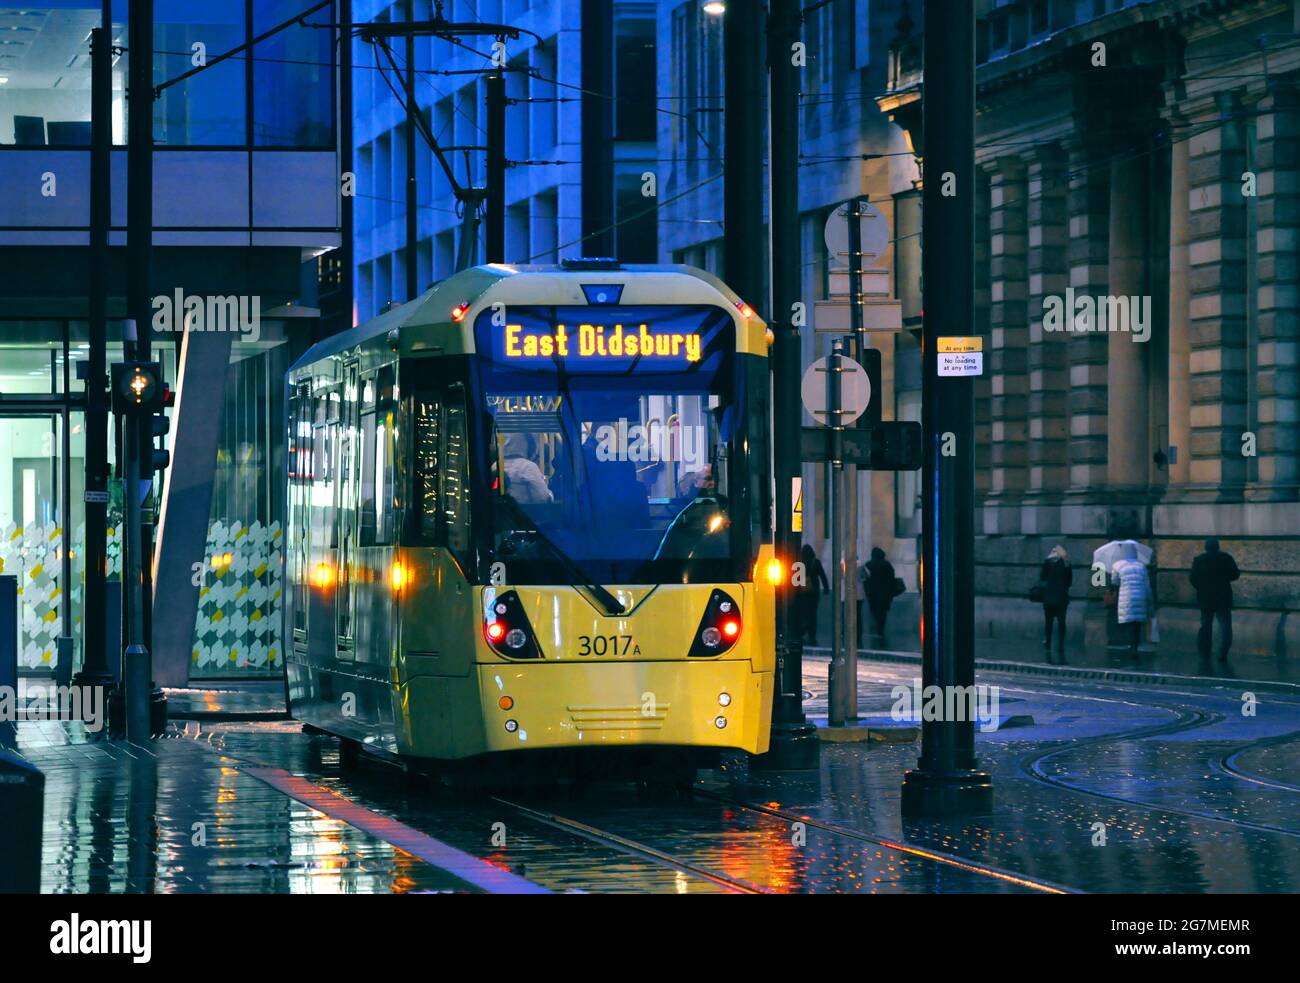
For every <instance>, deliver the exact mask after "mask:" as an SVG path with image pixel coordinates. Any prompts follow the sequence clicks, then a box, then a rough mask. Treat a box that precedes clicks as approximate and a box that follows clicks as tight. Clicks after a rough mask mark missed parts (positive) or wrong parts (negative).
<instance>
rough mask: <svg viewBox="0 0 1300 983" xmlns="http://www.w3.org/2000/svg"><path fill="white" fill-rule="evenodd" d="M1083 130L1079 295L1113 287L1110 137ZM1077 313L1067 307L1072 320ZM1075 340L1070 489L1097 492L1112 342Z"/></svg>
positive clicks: (1078, 165)
mask: <svg viewBox="0 0 1300 983" xmlns="http://www.w3.org/2000/svg"><path fill="white" fill-rule="evenodd" d="M1082 126H1083V124H1082V123H1080V127H1082ZM1081 132H1083V133H1084V136H1083V138H1082V139H1081V140H1079V141H1074V140H1072V141H1070V142H1068V143H1067V144H1066V145H1065V149H1066V152H1067V153H1068V154H1069V162H1070V190H1069V193H1068V196H1067V199H1066V200H1067V207H1068V215H1069V236H1070V239H1069V246H1068V249H1067V257H1068V261H1069V264H1070V286H1071V287H1072V288H1073V289H1074V291H1075V293H1076V294H1077V295H1083V294H1087V295H1090V296H1094V297H1095V296H1098V295H1100V294H1105V293H1106V292H1107V289H1106V283H1107V264H1108V261H1109V255H1108V251H1107V239H1108V238H1109V226H1108V222H1109V218H1108V216H1109V210H1110V178H1109V172H1108V169H1107V167H1106V165H1105V163H1104V156H1103V154H1104V151H1105V147H1104V141H1102V140H1101V139H1100V138H1094V137H1092V136H1091V135H1089V134H1087V133H1086V131H1081ZM1071 317H1072V314H1071V312H1070V311H1068V310H1067V311H1066V322H1067V326H1068V324H1069V323H1070V320H1071ZM1069 346H1070V354H1069V365H1070V396H1069V401H1068V414H1069V421H1070V444H1069V448H1070V451H1069V468H1070V472H1069V473H1070V491H1071V492H1072V493H1075V494H1078V495H1080V496H1092V495H1097V494H1099V493H1101V492H1103V491H1104V488H1105V484H1106V411H1107V404H1106V388H1107V373H1106V362H1107V357H1108V345H1107V340H1106V338H1105V336H1104V335H1101V334H1098V333H1095V332H1079V333H1071V334H1069ZM1085 500H1086V499H1085Z"/></svg>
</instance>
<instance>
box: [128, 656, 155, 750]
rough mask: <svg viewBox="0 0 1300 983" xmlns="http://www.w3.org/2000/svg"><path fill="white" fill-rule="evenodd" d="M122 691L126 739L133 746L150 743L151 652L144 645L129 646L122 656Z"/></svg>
mask: <svg viewBox="0 0 1300 983" xmlns="http://www.w3.org/2000/svg"><path fill="white" fill-rule="evenodd" d="M122 689H123V690H124V691H125V692H126V739H127V740H128V741H130V742H131V743H132V744H140V745H145V744H148V743H149V738H150V736H151V734H152V729H151V727H150V713H149V696H150V691H151V690H152V686H151V685H150V678H149V650H148V649H147V648H145V647H144V646H143V645H128V646H127V647H126V652H125V653H123V655H122Z"/></svg>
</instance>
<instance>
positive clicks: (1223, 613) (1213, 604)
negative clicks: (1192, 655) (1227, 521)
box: [1189, 537, 1241, 662]
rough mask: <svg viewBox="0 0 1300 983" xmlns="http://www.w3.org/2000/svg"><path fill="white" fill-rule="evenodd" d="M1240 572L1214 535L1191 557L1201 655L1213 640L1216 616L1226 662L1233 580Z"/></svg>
mask: <svg viewBox="0 0 1300 983" xmlns="http://www.w3.org/2000/svg"><path fill="white" fill-rule="evenodd" d="M1240 576H1241V571H1240V570H1238V569H1237V561H1236V560H1234V559H1233V558H1232V554H1231V553H1225V552H1223V550H1221V549H1219V541H1218V540H1217V539H1215V538H1213V537H1211V538H1209V539H1207V540H1206V541H1205V552H1204V553H1202V554H1201V555H1200V556H1198V557H1197V558H1196V559H1195V560H1193V561H1192V572H1191V575H1190V577H1189V579H1190V580H1191V582H1192V586H1193V587H1195V588H1196V603H1197V605H1198V606H1199V607H1200V609H1201V630H1200V632H1198V633H1197V636H1196V647H1197V649H1199V650H1200V653H1201V658H1202V659H1208V658H1209V657H1210V647H1211V645H1212V644H1213V642H1214V619H1215V618H1218V619H1219V632H1220V638H1219V659H1220V661H1223V662H1226V661H1227V659H1228V650H1229V649H1230V648H1232V582H1233V581H1234V580H1236V579H1237V578H1238V577H1240Z"/></svg>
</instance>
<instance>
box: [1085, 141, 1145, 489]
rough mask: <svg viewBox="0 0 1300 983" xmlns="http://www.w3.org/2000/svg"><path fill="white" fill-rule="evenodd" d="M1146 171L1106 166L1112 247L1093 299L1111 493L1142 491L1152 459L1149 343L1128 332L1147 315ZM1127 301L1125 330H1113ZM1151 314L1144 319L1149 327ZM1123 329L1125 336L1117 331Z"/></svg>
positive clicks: (1134, 161)
mask: <svg viewBox="0 0 1300 983" xmlns="http://www.w3.org/2000/svg"><path fill="white" fill-rule="evenodd" d="M1148 184H1149V182H1148V165H1147V160H1146V157H1145V156H1144V155H1130V156H1128V157H1120V158H1117V159H1115V160H1113V161H1112V162H1111V165H1110V221H1109V229H1110V241H1109V243H1108V247H1109V267H1110V271H1109V277H1108V286H1109V290H1108V291H1107V294H1108V295H1109V297H1113V298H1116V299H1117V300H1118V301H1119V303H1110V302H1108V301H1107V300H1105V299H1103V298H1102V297H1098V298H1097V318H1098V321H1097V324H1096V326H1098V327H1099V326H1100V325H1101V323H1102V320H1103V314H1102V309H1103V308H1105V309H1106V313H1105V315H1104V320H1105V326H1106V334H1105V335H1104V338H1105V342H1106V350H1107V365H1106V369H1107V375H1106V408H1107V429H1106V484H1107V485H1108V486H1109V487H1110V488H1111V489H1134V490H1138V489H1145V488H1146V487H1147V484H1148V469H1149V464H1148V462H1149V461H1150V458H1151V452H1150V450H1149V448H1150V436H1149V433H1148V429H1149V426H1150V423H1149V413H1148V407H1149V401H1148V398H1147V358H1148V352H1149V350H1150V342H1146V343H1141V342H1139V341H1137V338H1138V337H1139V335H1137V334H1135V333H1134V332H1133V331H1132V330H1127V329H1131V328H1132V327H1133V324H1134V319H1135V318H1138V317H1140V311H1141V308H1142V307H1145V308H1146V310H1147V311H1151V309H1152V306H1153V305H1152V304H1151V302H1150V296H1149V294H1148V285H1147V265H1146V250H1147V207H1148V203H1147V196H1148V193H1149V188H1148ZM1125 300H1127V304H1128V306H1127V310H1128V319H1129V323H1128V324H1122V323H1121V324H1115V323H1112V322H1113V321H1114V320H1115V317H1116V315H1117V314H1120V313H1122V311H1123V310H1124V309H1125V308H1124V303H1125ZM1153 318H1154V314H1150V315H1149V316H1148V318H1147V327H1148V328H1151V327H1153V326H1152V325H1151V323H1150V322H1151V321H1152V320H1153ZM1120 329H1125V330H1120Z"/></svg>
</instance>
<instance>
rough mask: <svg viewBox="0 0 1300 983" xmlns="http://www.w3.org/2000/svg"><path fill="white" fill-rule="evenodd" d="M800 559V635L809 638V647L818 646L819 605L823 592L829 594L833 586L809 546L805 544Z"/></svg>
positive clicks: (797, 590)
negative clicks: (801, 569) (801, 579)
mask: <svg viewBox="0 0 1300 983" xmlns="http://www.w3.org/2000/svg"><path fill="white" fill-rule="evenodd" d="M799 559H800V561H801V562H802V563H803V582H802V583H798V584H796V585H795V595H794V600H795V605H796V607H797V609H798V612H799V635H800V637H803V636H807V638H808V644H809V645H816V644H817V605H818V603H819V602H820V601H821V596H822V591H827V592H829V591H830V589H831V585H830V581H828V580H827V579H826V568H825V567H823V566H822V561H821V560H819V559H817V552H816V551H815V550H814V549H813V548H812V547H811V546H810V545H809V544H807V543H804V544H803V549H802V550H801V551H800V552H799Z"/></svg>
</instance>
